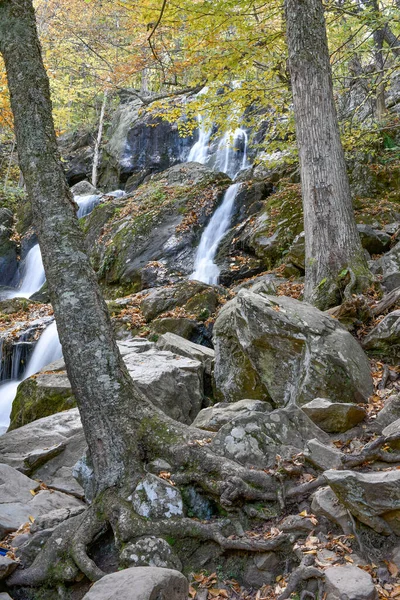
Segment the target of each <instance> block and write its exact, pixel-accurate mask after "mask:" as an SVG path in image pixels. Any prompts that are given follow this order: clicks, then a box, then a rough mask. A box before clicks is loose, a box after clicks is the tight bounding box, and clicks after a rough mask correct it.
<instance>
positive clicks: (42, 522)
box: [30, 504, 86, 533]
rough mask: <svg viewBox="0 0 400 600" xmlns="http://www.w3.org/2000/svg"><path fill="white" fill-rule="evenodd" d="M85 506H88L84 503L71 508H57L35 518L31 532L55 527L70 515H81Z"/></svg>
mask: <svg viewBox="0 0 400 600" xmlns="http://www.w3.org/2000/svg"><path fill="white" fill-rule="evenodd" d="M85 508H86V507H85V506H84V505H83V504H82V505H78V506H72V507H69V508H55V509H54V510H51V511H50V512H47V513H45V514H44V515H42V516H39V517H38V518H37V519H35V520H34V522H33V523H32V525H31V528H30V532H31V533H36V532H37V531H42V530H43V529H54V528H55V527H56V526H57V525H58V524H59V523H63V522H64V521H66V520H67V519H69V518H70V517H75V516H76V515H80V514H81V513H82V512H83V511H84V510H85Z"/></svg>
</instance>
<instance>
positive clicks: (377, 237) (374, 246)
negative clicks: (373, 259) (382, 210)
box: [357, 223, 392, 254]
mask: <svg viewBox="0 0 400 600" xmlns="http://www.w3.org/2000/svg"><path fill="white" fill-rule="evenodd" d="M357 229H358V233H359V235H360V239H361V244H362V247H363V248H365V250H367V252H369V253H370V254H383V253H384V252H387V251H388V250H389V248H390V243H391V241H392V238H391V236H390V235H389V234H388V233H386V232H385V231H381V230H380V229H374V228H373V227H371V225H365V224H363V223H360V224H359V225H357Z"/></svg>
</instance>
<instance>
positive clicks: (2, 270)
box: [0, 208, 18, 286]
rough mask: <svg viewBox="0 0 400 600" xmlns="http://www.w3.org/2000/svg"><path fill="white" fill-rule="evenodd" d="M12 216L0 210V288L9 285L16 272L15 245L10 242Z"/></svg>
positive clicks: (6, 211) (5, 210)
mask: <svg viewBox="0 0 400 600" xmlns="http://www.w3.org/2000/svg"><path fill="white" fill-rule="evenodd" d="M12 227H13V214H12V212H11V211H10V210H8V209H7V208H0V286H2V285H11V282H12V281H13V279H14V277H15V274H16V272H17V270H18V262H17V244H16V242H14V241H12V240H11V236H12V234H13V230H12Z"/></svg>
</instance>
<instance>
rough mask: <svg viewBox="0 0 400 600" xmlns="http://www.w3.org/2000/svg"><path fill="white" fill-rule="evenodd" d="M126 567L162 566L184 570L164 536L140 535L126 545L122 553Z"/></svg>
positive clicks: (122, 562) (122, 560)
mask: <svg viewBox="0 0 400 600" xmlns="http://www.w3.org/2000/svg"><path fill="white" fill-rule="evenodd" d="M120 560H121V564H122V566H124V567H162V568H164V569H176V570H177V571H181V570H182V563H181V561H180V560H179V558H178V557H177V555H176V554H175V552H173V550H172V548H171V546H170V545H169V544H168V542H166V541H165V540H164V539H162V538H157V537H154V536H147V537H140V538H137V539H135V540H134V541H133V542H129V543H128V544H126V546H124V548H123V550H122V552H121V554H120Z"/></svg>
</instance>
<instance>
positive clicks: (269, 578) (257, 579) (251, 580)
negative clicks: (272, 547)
mask: <svg viewBox="0 0 400 600" xmlns="http://www.w3.org/2000/svg"><path fill="white" fill-rule="evenodd" d="M279 565H280V560H279V558H278V556H277V555H276V554H275V553H274V552H262V553H257V555H256V556H254V557H253V558H251V557H249V560H248V561H247V564H246V567H245V571H244V574H243V579H244V581H245V582H246V584H247V585H250V586H251V587H253V588H261V587H262V586H263V585H267V584H272V583H274V582H275V577H276V574H277V570H279Z"/></svg>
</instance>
